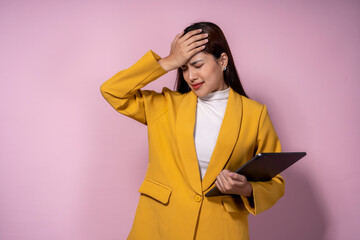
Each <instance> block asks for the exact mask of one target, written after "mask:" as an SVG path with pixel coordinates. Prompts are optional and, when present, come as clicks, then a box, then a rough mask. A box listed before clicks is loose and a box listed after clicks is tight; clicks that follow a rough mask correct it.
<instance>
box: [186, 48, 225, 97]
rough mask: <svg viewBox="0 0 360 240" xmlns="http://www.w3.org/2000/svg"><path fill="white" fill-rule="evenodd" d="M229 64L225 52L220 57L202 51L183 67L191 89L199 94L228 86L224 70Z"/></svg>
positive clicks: (203, 94) (206, 93) (204, 94)
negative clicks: (216, 57)
mask: <svg viewBox="0 0 360 240" xmlns="http://www.w3.org/2000/svg"><path fill="white" fill-rule="evenodd" d="M226 65H227V56H226V54H225V53H223V54H222V55H221V56H220V58H219V59H215V57H214V56H213V55H211V54H208V53H205V52H200V53H198V54H196V55H194V56H193V57H192V58H191V59H190V60H189V61H188V62H187V63H186V64H185V65H184V66H182V67H181V70H182V72H183V76H184V79H185V81H186V82H187V84H188V85H189V87H190V89H191V90H192V91H193V92H194V93H195V94H196V95H197V96H198V97H204V96H206V95H208V94H209V93H212V92H216V91H220V90H224V89H226V88H228V86H227V85H226V83H225V81H224V74H223V70H224V68H225V66H226Z"/></svg>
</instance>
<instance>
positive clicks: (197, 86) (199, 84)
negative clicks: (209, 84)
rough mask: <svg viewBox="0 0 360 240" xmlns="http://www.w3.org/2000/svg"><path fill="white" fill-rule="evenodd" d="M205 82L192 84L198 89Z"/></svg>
mask: <svg viewBox="0 0 360 240" xmlns="http://www.w3.org/2000/svg"><path fill="white" fill-rule="evenodd" d="M203 84H204V82H201V83H196V84H191V86H192V88H193V89H194V90H197V89H199V88H200V87H201V85H203Z"/></svg>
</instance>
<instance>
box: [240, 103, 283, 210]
mask: <svg viewBox="0 0 360 240" xmlns="http://www.w3.org/2000/svg"><path fill="white" fill-rule="evenodd" d="M264 152H281V146H280V141H279V138H278V136H277V134H276V132H275V129H274V127H273V125H272V123H271V121H270V117H269V114H268V112H267V109H266V106H263V109H262V112H261V116H260V121H259V129H258V136H257V148H256V153H255V155H257V154H258V153H264ZM249 183H250V184H251V186H252V188H253V195H252V197H250V198H247V197H243V196H241V198H242V199H243V202H244V205H245V207H246V209H247V210H248V211H249V212H250V213H252V214H254V215H256V214H259V213H261V212H263V211H265V210H267V209H269V208H270V207H272V206H273V205H274V204H275V203H276V202H277V201H278V200H279V199H280V198H281V197H282V196H283V195H284V191H285V181H284V179H283V177H281V176H280V175H277V176H275V177H274V178H272V180H270V181H266V182H250V181H249Z"/></svg>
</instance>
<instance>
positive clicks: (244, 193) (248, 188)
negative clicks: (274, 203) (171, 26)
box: [240, 183, 253, 197]
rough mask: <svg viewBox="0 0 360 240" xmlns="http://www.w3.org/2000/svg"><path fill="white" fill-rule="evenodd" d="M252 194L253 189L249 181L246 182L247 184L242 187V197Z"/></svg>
mask: <svg viewBox="0 0 360 240" xmlns="http://www.w3.org/2000/svg"><path fill="white" fill-rule="evenodd" d="M252 194H253V189H252V186H251V184H250V183H247V185H246V186H245V187H244V188H243V189H242V191H241V194H240V195H241V196H244V197H251V196H252Z"/></svg>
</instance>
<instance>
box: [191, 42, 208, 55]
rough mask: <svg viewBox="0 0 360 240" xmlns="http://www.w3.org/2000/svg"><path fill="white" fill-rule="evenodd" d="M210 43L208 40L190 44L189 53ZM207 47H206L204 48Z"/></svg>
mask: <svg viewBox="0 0 360 240" xmlns="http://www.w3.org/2000/svg"><path fill="white" fill-rule="evenodd" d="M208 42H209V40H208V39H204V40H201V41H197V42H193V43H192V44H190V45H189V46H188V48H189V50H188V51H189V52H190V51H191V50H194V49H196V48H198V47H201V46H204V45H205V44H206V43H208ZM204 47H205V46H204Z"/></svg>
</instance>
